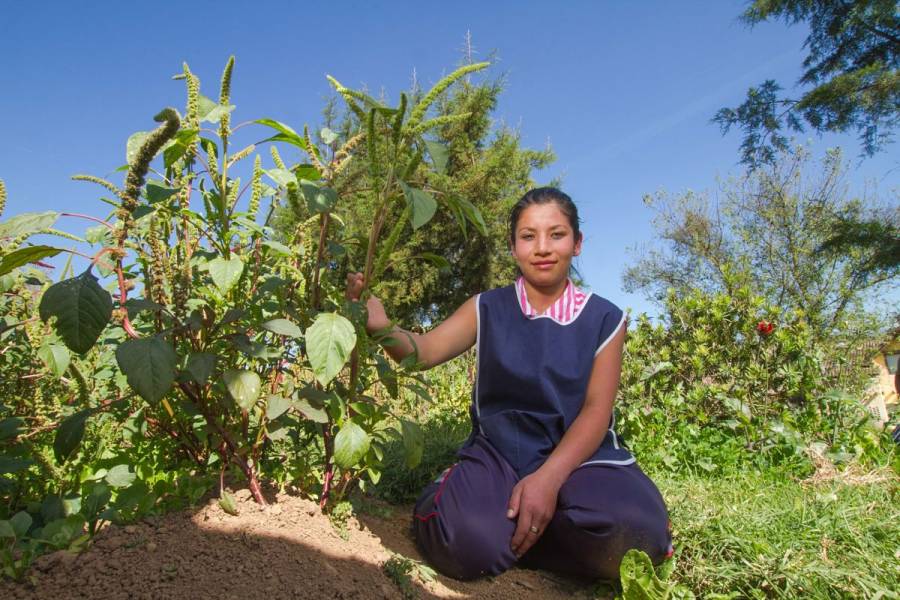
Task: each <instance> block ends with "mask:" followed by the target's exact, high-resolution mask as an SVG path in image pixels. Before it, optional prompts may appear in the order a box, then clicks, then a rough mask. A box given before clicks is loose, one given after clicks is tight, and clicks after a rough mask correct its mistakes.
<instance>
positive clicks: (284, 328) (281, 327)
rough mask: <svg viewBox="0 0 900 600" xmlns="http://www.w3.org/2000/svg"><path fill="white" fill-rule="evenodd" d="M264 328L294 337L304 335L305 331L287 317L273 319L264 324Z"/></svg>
mask: <svg viewBox="0 0 900 600" xmlns="http://www.w3.org/2000/svg"><path fill="white" fill-rule="evenodd" d="M262 328H263V329H265V330H266V331H271V332H272V333H276V334H278V335H286V336H288V337H292V338H299V337H303V331H302V330H301V329H300V328H299V327H297V326H296V325H295V324H293V323H291V322H290V321H288V320H287V319H272V320H271V321H266V322H265V323H263V324H262Z"/></svg>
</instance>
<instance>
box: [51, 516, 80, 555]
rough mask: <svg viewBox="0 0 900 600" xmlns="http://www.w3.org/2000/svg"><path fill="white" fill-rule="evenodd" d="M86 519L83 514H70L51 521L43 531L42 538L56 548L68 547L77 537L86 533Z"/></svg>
mask: <svg viewBox="0 0 900 600" xmlns="http://www.w3.org/2000/svg"><path fill="white" fill-rule="evenodd" d="M84 526H85V520H84V517H83V516H81V515H69V516H68V517H66V518H64V519H57V520H55V521H51V522H50V523H48V524H47V525H45V526H44V529H43V530H42V531H41V539H43V540H44V541H46V542H47V543H49V544H50V545H52V546H55V547H56V548H67V547H68V546H69V544H71V543H72V541H73V540H75V538H77V537H80V536H81V535H82V534H83V533H84Z"/></svg>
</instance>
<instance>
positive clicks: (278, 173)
mask: <svg viewBox="0 0 900 600" xmlns="http://www.w3.org/2000/svg"><path fill="white" fill-rule="evenodd" d="M265 174H266V175H268V176H269V177H271V178H272V181H274V182H275V183H277V184H278V185H280V186H281V187H287V186H288V185H289V184H292V183H293V184H294V185H297V176H296V175H294V174H293V173H291V172H290V171H288V170H287V169H266V170H265Z"/></svg>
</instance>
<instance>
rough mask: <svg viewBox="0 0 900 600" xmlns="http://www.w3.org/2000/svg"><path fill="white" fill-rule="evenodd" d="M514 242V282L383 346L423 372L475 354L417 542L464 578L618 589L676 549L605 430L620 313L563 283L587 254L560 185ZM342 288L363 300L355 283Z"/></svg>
mask: <svg viewBox="0 0 900 600" xmlns="http://www.w3.org/2000/svg"><path fill="white" fill-rule="evenodd" d="M509 236H510V237H509V241H510V250H511V251H512V255H513V257H514V258H515V260H516V263H517V264H518V265H519V271H520V273H521V275H520V276H519V277H518V279H517V281H516V282H515V283H513V284H511V285H508V286H506V287H503V288H498V289H494V290H489V291H487V292H483V293H481V294H478V295H476V296H474V297H473V298H471V299H469V300H468V301H466V302H465V304H463V305H462V306H461V307H460V308H459V309H458V310H457V311H456V312H455V313H454V314H453V315H452V316H450V317H449V318H448V319H447V320H446V321H444V322H442V323H441V324H440V325H438V326H437V327H435V328H434V329H432V330H430V331H429V332H428V333H426V334H424V335H418V334H415V333H411V332H408V331H404V330H402V329H399V328H395V329H394V333H393V334H392V337H393V339H394V340H396V344H393V345H391V346H388V347H386V351H387V352H388V353H389V354H390V355H391V356H392V357H393V358H394V359H396V360H402V359H403V357H405V356H407V355H408V354H410V353H411V352H414V351H416V350H417V351H418V358H419V361H420V362H422V363H424V364H425V366H426V368H430V367H433V366H435V365H439V364H441V363H443V362H445V361H447V360H450V359H451V358H454V357H455V356H457V355H459V354H461V353H462V352H464V351H465V350H467V349H468V348H470V347H471V346H472V345H473V344H474V345H476V348H477V360H478V370H477V376H476V380H475V386H474V390H473V393H472V406H471V409H470V413H471V417H472V434H471V436H470V437H469V439H468V441H467V442H466V443H465V445H464V446H463V448H462V449H461V450H460V451H459V453H458V457H459V462H457V463H456V464H455V465H453V466H451V467H449V468H448V469H447V470H446V471H444V473H442V474H441V476H440V477H439V478H438V479H437V480H436V481H435V482H434V483H432V484H431V485H429V486H428V487H427V488H426V489H425V491H424V492H423V493H422V496H421V497H420V498H419V500H418V502H417V503H416V507H415V512H414V518H413V526H414V531H415V535H416V540H417V542H418V544H419V546H420V548H421V550H422V552H423V553H424V554H425V556H426V557H427V558H428V560H429V561H430V562H431V563H432V564H433V565H434V566H435V567H436V568H437V569H438V570H440V571H441V572H443V573H445V574H446V575H449V576H451V577H456V578H459V579H471V578H474V577H478V576H481V575H496V574H499V573H501V572H503V571H505V570H506V569H508V568H509V567H511V566H512V565H513V564H515V563H516V562H517V561H518V562H519V563H521V564H524V565H526V566H531V567H539V568H545V569H549V570H553V571H559V572H565V573H570V574H577V575H583V576H588V577H603V578H608V579H610V578H616V577H618V568H619V563H620V562H621V559H622V556H623V555H624V554H625V552H626V551H628V550H629V549H631V548H638V549H641V550H643V551H645V552H647V553H648V554H649V555H650V557H651V558H652V559H653V560H654V562H659V561H661V560H663V558H664V557H666V556H667V555H669V554H670V553H671V550H672V547H671V536H670V534H669V529H668V518H667V515H666V508H665V505H664V504H663V499H662V497H661V496H660V493H659V491H658V490H657V489H656V486H655V485H654V484H653V482H652V481H650V479H648V478H647V476H646V475H644V473H643V472H642V471H641V470H640V468H639V467H638V466H637V464H636V463H635V459H634V457H633V456H632V455H631V454H630V453H629V452H628V450H627V449H626V448H625V446H624V444H623V442H622V440H621V438H620V437H619V436H618V435H617V434H616V432H615V431H614V429H613V427H614V425H615V417H614V415H613V411H612V408H613V401H614V400H615V395H616V389H617V387H618V385H619V375H620V371H621V364H622V347H623V344H624V341H625V316H624V314H623V313H622V311H621V310H620V309H619V308H618V307H616V306H615V305H614V304H612V303H611V302H609V301H608V300H605V299H603V298H601V297H599V296H597V295H594V294H589V293H585V292H583V291H581V290H580V289H578V288H577V287H576V286H575V285H574V284H573V283H572V281H571V280H570V279H569V277H568V275H569V268H570V266H571V264H572V258H573V257H575V256H578V255H579V254H580V252H581V243H582V235H581V231H580V230H579V227H578V213H577V209H576V207H575V205H574V203H573V202H572V200H571V199H570V198H569V196H567V195H566V194H564V193H562V192H561V191H559V190H557V189H555V188H538V189H534V190H531V191H530V192H528V193H527V194H525V195H524V196H523V197H522V198H521V199H520V200H519V202H518V203H517V204H516V205H515V206H514V207H513V209H512V212H511V214H510V217H509ZM347 286H348V294H349V295H350V296H351V297H352V298H358V297H359V293H360V291H361V289H362V286H363V281H362V275H360V274H359V273H357V274H352V275H349V276H348V279H347ZM367 307H368V313H369V317H368V323H367V328H368V329H369V331H376V330H379V329H384V328H386V327H389V326H390V319H388V317H387V315H386V314H385V311H384V306H383V305H382V304H381V302H380V301H379V300H378V299H377V298H375V297H371V298H369V299H368V301H367Z"/></svg>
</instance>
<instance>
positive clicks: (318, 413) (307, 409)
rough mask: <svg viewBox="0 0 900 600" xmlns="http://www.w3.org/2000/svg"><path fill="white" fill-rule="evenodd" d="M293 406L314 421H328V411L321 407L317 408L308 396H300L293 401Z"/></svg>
mask: <svg viewBox="0 0 900 600" xmlns="http://www.w3.org/2000/svg"><path fill="white" fill-rule="evenodd" d="M291 406H292V407H294V408H295V409H297V410H298V411H299V412H300V414H302V415H303V416H304V417H306V418H307V419H309V420H310V421H312V422H313V423H327V422H328V413H326V412H325V411H324V410H323V409H321V408H315V407H314V406H313V405H311V404H310V403H309V400H307V399H306V398H299V399H297V400H294V401H293V402H291Z"/></svg>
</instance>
